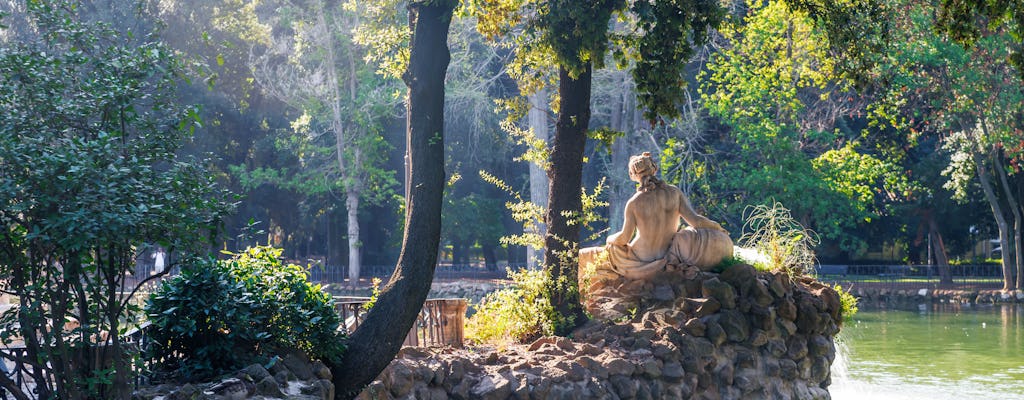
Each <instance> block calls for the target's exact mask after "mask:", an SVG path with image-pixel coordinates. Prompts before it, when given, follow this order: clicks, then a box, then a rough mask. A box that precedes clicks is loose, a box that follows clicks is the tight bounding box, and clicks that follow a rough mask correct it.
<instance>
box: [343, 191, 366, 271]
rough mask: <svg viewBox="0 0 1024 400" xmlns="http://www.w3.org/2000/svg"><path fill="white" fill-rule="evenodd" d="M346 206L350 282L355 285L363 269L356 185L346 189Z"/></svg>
mask: <svg viewBox="0 0 1024 400" xmlns="http://www.w3.org/2000/svg"><path fill="white" fill-rule="evenodd" d="M345 208H347V209H348V210H347V211H348V282H349V285H352V286H355V285H357V284H358V283H359V271H360V269H362V268H361V267H362V259H361V257H360V255H359V247H361V246H360V243H359V190H358V189H357V188H356V187H355V185H350V186H349V187H348V189H347V190H345Z"/></svg>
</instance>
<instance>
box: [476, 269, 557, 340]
mask: <svg viewBox="0 0 1024 400" xmlns="http://www.w3.org/2000/svg"><path fill="white" fill-rule="evenodd" d="M509 277H510V278H511V279H512V284H511V285H510V286H509V287H506V288H503V289H499V290H497V291H495V292H492V293H490V294H488V295H487V297H485V298H484V299H483V300H481V301H480V304H479V305H477V307H476V313H475V314H473V316H472V317H470V318H469V320H467V321H466V339H467V340H469V341H471V342H475V343H490V344H510V343H529V342H530V341H532V340H534V339H537V338H539V337H541V336H549V335H552V334H554V331H555V324H556V323H557V322H558V318H559V315H558V314H557V313H555V309H554V308H553V307H552V306H551V302H550V301H548V297H549V296H548V295H546V294H545V293H544V291H545V290H547V289H546V288H547V287H548V286H549V285H548V284H547V282H545V280H547V279H549V278H548V277H547V276H546V275H545V274H544V273H543V272H542V271H535V270H534V271H531V270H526V269H522V270H518V271H509Z"/></svg>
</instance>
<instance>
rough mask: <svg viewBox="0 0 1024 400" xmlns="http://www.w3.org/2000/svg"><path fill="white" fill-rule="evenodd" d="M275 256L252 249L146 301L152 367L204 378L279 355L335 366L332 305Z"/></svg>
mask: <svg viewBox="0 0 1024 400" xmlns="http://www.w3.org/2000/svg"><path fill="white" fill-rule="evenodd" d="M280 257H281V250H280V249H274V248H270V247H252V248H249V249H247V250H245V251H244V252H242V253H239V254H235V255H234V256H233V257H232V258H231V259H230V260H225V261H214V260H207V261H202V262H198V263H196V264H194V265H187V266H184V267H183V268H182V271H181V274H179V275H177V276H175V277H174V278H173V279H169V280H165V281H163V282H162V283H161V284H160V287H159V288H158V289H157V290H156V291H155V292H154V293H153V294H151V295H150V296H149V299H148V300H147V302H146V314H147V315H148V319H149V321H150V322H151V323H152V324H153V325H152V329H151V330H150V338H151V339H152V340H153V342H152V343H153V346H152V347H151V349H152V354H150V355H149V356H150V357H152V358H153V359H156V360H160V362H161V363H162V368H163V369H164V370H165V372H169V373H171V374H173V375H176V376H180V377H184V378H205V377H210V376H213V375H216V374H218V373H222V372H225V371H230V370H232V369H237V368H241V367H244V366H245V364H246V363H251V362H253V361H266V359H265V358H266V357H268V356H271V355H273V354H275V352H279V351H281V350H287V349H292V348H296V349H300V350H303V351H305V352H307V353H308V354H310V355H311V356H313V357H317V358H324V359H333V360H336V359H338V358H339V357H340V356H341V353H342V351H344V346H343V339H344V336H343V334H344V332H343V331H342V330H341V320H340V317H339V316H338V314H337V313H336V312H335V309H334V301H333V299H332V298H331V296H330V295H329V294H328V293H326V292H324V291H323V290H322V289H321V288H320V286H319V285H313V284H310V283H309V281H308V280H307V274H306V271H305V269H304V268H303V267H300V266H298V265H294V264H284V263H282V262H281V258H280Z"/></svg>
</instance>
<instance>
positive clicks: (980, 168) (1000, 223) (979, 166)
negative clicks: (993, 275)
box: [974, 138, 1016, 290]
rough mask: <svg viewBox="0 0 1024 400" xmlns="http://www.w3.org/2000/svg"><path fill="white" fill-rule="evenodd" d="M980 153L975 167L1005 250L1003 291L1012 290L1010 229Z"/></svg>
mask: <svg viewBox="0 0 1024 400" xmlns="http://www.w3.org/2000/svg"><path fill="white" fill-rule="evenodd" d="M975 139H976V138H975ZM979 153H980V152H978V151H975V152H974V167H975V169H976V170H977V172H978V180H979V181H980V182H981V189H982V192H984V193H985V199H986V200H987V201H988V204H989V206H990V207H991V208H992V215H993V216H994V217H995V218H996V227H998V228H999V246H1001V247H1002V249H1003V251H1002V254H1001V256H1002V259H1003V290H1011V288H1012V287H1013V286H1014V283H1016V282H1011V280H1012V279H1013V263H1012V262H1011V260H1010V251H1009V249H1010V237H1009V234H1010V232H1009V230H1010V229H1009V226H1008V225H1007V223H1006V216H1005V215H1004V214H1003V207H1002V206H1001V205H1000V204H999V198H998V197H996V192H995V189H994V188H993V187H992V181H991V179H990V178H989V173H988V166H987V165H986V164H985V157H984V156H983V155H981V154H979Z"/></svg>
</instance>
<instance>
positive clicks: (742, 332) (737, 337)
mask: <svg viewBox="0 0 1024 400" xmlns="http://www.w3.org/2000/svg"><path fill="white" fill-rule="evenodd" d="M718 324H719V325H721V326H722V330H724V331H725V335H726V337H727V338H728V339H729V340H730V341H733V342H742V341H744V340H747V337H748V336H750V328H749V327H748V326H747V319H746V317H744V316H743V314H740V312H739V311H736V310H724V311H722V313H721V317H720V318H719V319H718Z"/></svg>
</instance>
